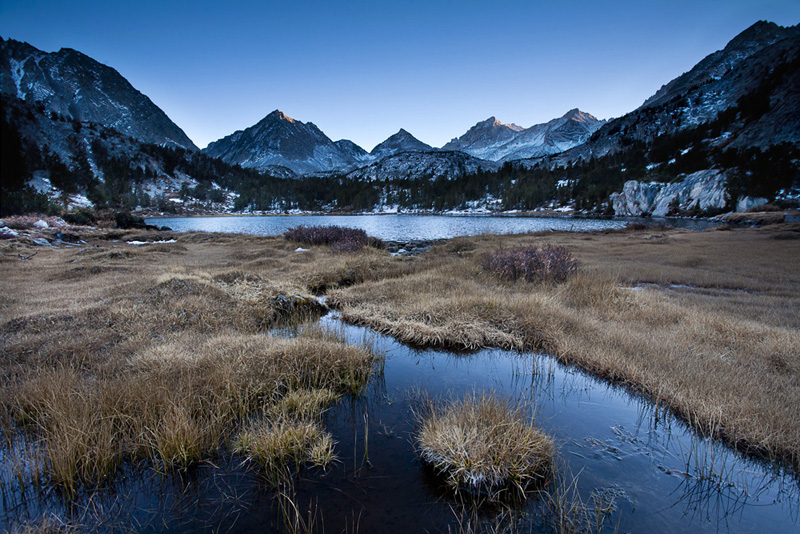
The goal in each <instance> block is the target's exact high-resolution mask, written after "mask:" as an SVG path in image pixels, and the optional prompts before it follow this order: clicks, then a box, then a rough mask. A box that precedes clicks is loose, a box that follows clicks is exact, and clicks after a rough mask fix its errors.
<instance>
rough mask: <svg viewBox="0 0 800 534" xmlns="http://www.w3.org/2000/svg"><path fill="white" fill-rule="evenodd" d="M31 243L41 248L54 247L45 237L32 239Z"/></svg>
mask: <svg viewBox="0 0 800 534" xmlns="http://www.w3.org/2000/svg"><path fill="white" fill-rule="evenodd" d="M31 243H33V244H34V245H39V246H40V247H52V246H53V245H51V244H50V241H48V240H47V239H45V238H43V237H37V238H36V239H31Z"/></svg>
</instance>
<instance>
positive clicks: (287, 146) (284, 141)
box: [204, 110, 363, 174]
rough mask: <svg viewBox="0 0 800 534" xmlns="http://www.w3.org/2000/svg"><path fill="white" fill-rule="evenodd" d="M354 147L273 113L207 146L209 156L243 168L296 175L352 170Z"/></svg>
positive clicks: (356, 158) (358, 154) (356, 156)
mask: <svg viewBox="0 0 800 534" xmlns="http://www.w3.org/2000/svg"><path fill="white" fill-rule="evenodd" d="M358 148H360V147H358V146H357V145H356V144H355V143H350V142H349V141H348V142H347V143H345V142H343V141H340V142H339V144H337V143H334V142H333V141H331V139H330V138H329V137H328V136H327V135H325V134H324V133H322V131H321V130H320V129H319V128H317V127H316V126H315V125H314V123H311V122H308V123H304V122H302V121H298V120H295V119H293V118H291V117H288V116H287V115H285V114H284V113H283V112H282V111H280V110H275V111H273V112H272V113H270V114H269V115H267V116H266V117H264V118H263V119H261V120H260V121H259V122H258V123H256V124H255V125H253V126H251V127H249V128H247V129H246V130H239V131H237V132H234V133H232V134H231V135H229V136H227V137H223V138H222V139H220V140H218V141H214V142H213V143H211V144H209V145H208V146H207V147H206V148H205V149H204V151H205V152H206V154H208V155H209V156H212V157H215V158H220V159H221V160H223V161H225V162H226V163H230V164H238V165H241V166H242V167H246V168H253V169H257V170H266V169H267V168H268V167H270V166H273V165H281V166H283V167H287V168H289V169H291V170H292V171H294V172H296V173H298V174H310V173H316V172H326V171H335V170H340V169H346V168H352V167H353V166H355V165H356V164H358V163H359V161H360V160H359V157H360V158H363V154H361V152H360V151H359V150H358Z"/></svg>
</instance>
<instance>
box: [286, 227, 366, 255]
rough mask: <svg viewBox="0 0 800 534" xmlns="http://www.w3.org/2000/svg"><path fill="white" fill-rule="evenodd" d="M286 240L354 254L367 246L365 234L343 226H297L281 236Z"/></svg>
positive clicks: (356, 229)
mask: <svg viewBox="0 0 800 534" xmlns="http://www.w3.org/2000/svg"><path fill="white" fill-rule="evenodd" d="M283 235H284V236H285V237H286V239H290V240H292V241H296V242H298V243H303V244H306V245H331V247H332V248H333V250H335V251H336V252H355V251H356V250H361V249H362V248H364V246H365V245H366V244H367V239H368V238H367V233H366V232H365V231H364V230H360V229H358V228H346V227H343V226H297V227H295V228H289V229H288V230H286V232H284V234H283Z"/></svg>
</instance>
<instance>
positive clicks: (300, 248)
mask: <svg viewBox="0 0 800 534" xmlns="http://www.w3.org/2000/svg"><path fill="white" fill-rule="evenodd" d="M309 250H311V249H307V248H303V247H297V248H296V249H294V251H295V252H308V251H309Z"/></svg>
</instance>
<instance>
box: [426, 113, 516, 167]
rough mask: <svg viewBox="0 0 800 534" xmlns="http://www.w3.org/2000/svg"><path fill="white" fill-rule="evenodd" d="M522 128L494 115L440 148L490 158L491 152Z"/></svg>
mask: <svg viewBox="0 0 800 534" xmlns="http://www.w3.org/2000/svg"><path fill="white" fill-rule="evenodd" d="M522 130H524V128H523V127H522V126H517V125H516V124H513V123H512V124H503V123H502V122H500V121H499V120H497V119H496V118H495V117H489V118H488V119H486V120H485V121H482V122H479V123H478V124H476V125H475V126H473V127H472V128H470V129H469V130H467V132H466V133H465V134H464V135H462V136H461V137H458V138H454V139H452V140H451V141H450V142H449V143H447V144H446V145H444V146H443V147H442V150H459V151H461V152H466V153H467V154H469V155H471V156H475V157H476V158H481V159H492V157H491V156H492V154H493V153H494V152H495V151H496V150H497V149H498V148H500V147H501V146H503V145H504V144H506V143H507V142H509V141H510V140H512V139H513V138H514V137H516V135H517V134H519V132H521V131H522Z"/></svg>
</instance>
